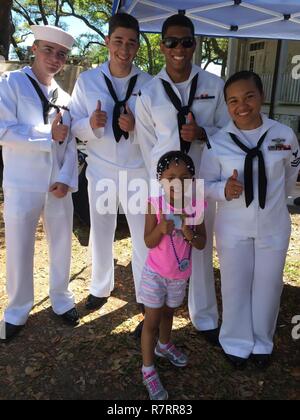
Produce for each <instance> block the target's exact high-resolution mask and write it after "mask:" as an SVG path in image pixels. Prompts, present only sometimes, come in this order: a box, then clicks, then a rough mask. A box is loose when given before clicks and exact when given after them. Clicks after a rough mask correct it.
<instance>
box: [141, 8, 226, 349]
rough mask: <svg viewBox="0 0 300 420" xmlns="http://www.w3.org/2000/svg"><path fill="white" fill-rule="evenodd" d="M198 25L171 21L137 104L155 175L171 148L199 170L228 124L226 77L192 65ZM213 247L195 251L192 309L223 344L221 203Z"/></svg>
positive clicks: (209, 222) (211, 209)
mask: <svg viewBox="0 0 300 420" xmlns="http://www.w3.org/2000/svg"><path fill="white" fill-rule="evenodd" d="M194 33H195V30H194V26H193V23H192V22H191V21H190V19H188V18H187V17H186V16H184V15H174V16H172V17H170V18H169V19H167V20H166V22H165V23H164V25H163V29H162V44H161V50H162V53H163V54H164V56H165V60H166V68H164V69H163V70H162V71H161V72H160V73H159V74H158V75H157V76H156V77H155V78H154V79H153V80H152V81H151V82H150V83H149V84H148V85H147V86H145V87H144V88H143V89H142V91H141V96H140V97H139V98H138V101H137V107H136V135H137V140H138V143H139V144H140V147H141V150H142V153H143V157H144V160H145V162H146V166H147V169H148V172H149V174H150V176H151V178H152V179H154V178H155V170H156V166H157V162H158V160H159V159H160V157H161V156H162V155H163V154H164V153H167V152H168V151H170V150H182V151H184V152H185V153H188V154H189V155H190V156H191V157H192V159H193V161H194V163H195V167H196V168H197V171H199V167H200V162H201V156H202V151H203V149H204V146H205V142H206V140H207V136H210V135H212V134H214V133H216V132H217V131H218V129H220V128H221V127H223V126H224V125H226V124H227V122H228V121H229V116H228V113H227V109H226V104H225V102H224V97H223V86H224V83H223V81H222V80H221V79H220V78H219V77H217V76H215V75H213V74H210V73H208V72H206V71H203V70H202V69H200V68H199V67H198V66H195V65H192V57H193V54H194V52H195V47H196V43H195V38H194ZM206 210H207V211H206V216H205V217H206V219H205V224H206V228H207V237H208V240H207V246H206V248H205V250H203V251H198V250H193V274H192V277H191V280H190V287H189V310H190V316H191V319H192V322H193V324H194V326H195V327H196V329H198V330H199V331H202V332H203V333H204V334H205V337H206V338H207V339H208V340H209V341H211V342H213V343H217V336H218V331H217V327H218V318H219V317H218V308H217V301H216V293H215V283H214V273H213V262H212V249H213V225H214V216H215V202H214V201H213V200H210V201H209V202H208V208H207V209H206Z"/></svg>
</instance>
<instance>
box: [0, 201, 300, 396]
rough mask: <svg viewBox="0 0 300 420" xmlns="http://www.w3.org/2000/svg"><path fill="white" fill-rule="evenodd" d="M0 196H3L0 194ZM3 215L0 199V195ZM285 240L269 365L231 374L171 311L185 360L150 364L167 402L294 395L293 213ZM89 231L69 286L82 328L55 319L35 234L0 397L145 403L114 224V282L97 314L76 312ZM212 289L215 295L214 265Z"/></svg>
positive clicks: (123, 233)
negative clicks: (26, 298)
mask: <svg viewBox="0 0 300 420" xmlns="http://www.w3.org/2000/svg"><path fill="white" fill-rule="evenodd" d="M1 194H2V193H1ZM0 203H1V204H0V206H1V207H0V210H1V215H2V208H3V207H2V195H1V197H0ZM292 218H293V236H292V240H291V246H290V250H289V254H288V261H287V266H286V271H285V287H284V293H283V299H282V308H281V311H280V316H279V321H278V329H277V334H276V340H275V343H276V346H275V352H274V362H273V364H272V366H271V367H270V368H269V370H267V371H266V372H257V371H256V370H255V368H254V367H253V366H252V365H251V363H249V365H248V367H247V368H246V370H245V371H242V372H240V371H234V370H233V369H232V368H231V367H230V366H229V365H228V364H227V362H226V361H225V360H224V358H223V356H222V354H221V351H220V350H219V349H214V348H211V347H210V346H209V345H208V344H207V343H206V342H205V341H204V339H203V338H202V337H201V336H200V335H199V334H198V333H197V332H196V331H195V329H194V328H193V326H192V324H191V322H190V320H189V317H188V312H187V306H186V304H185V305H184V307H183V308H181V309H180V310H178V312H177V314H176V319H175V324H174V341H175V342H176V343H177V344H178V345H179V346H181V348H183V349H184V351H185V352H186V353H187V354H188V356H189V358H190V363H189V366H188V367H187V368H185V369H182V370H180V371H178V368H177V369H176V368H175V367H173V366H170V365H169V364H168V363H167V361H164V360H162V361H158V362H157V366H158V369H159V372H160V375H161V378H162V381H163V383H164V384H165V386H166V388H167V389H168V391H169V396H170V398H171V399H182V400H199V399H200V400H201V399H290V400H293V399H300V391H299V390H300V386H299V385H300V367H299V361H300V340H298V341H295V340H293V339H292V337H291V331H292V327H293V326H292V323H291V322H292V318H293V316H295V315H297V314H300V279H299V272H300V270H299V269H300V261H299V249H300V247H299V244H300V239H299V238H300V214H294V215H293V216H292ZM88 234H89V233H88V229H87V228H86V227H85V226H83V225H82V224H80V223H79V222H78V221H75V227H74V236H73V261H72V275H71V289H72V291H73V292H74V294H75V297H76V302H77V306H78V309H79V311H80V314H81V323H80V326H78V327H77V328H75V329H70V328H69V327H68V326H65V325H64V324H62V323H61V322H60V320H59V319H57V318H56V317H55V316H54V315H53V313H52V310H51V307H50V302H49V299H48V294H47V293H48V265H47V258H48V257H47V244H46V242H45V238H44V234H43V230H42V227H41V226H40V227H39V229H38V232H37V242H36V257H35V306H34V309H33V311H32V313H31V316H30V318H29V320H28V323H27V325H26V328H25V329H24V330H23V331H22V333H21V334H20V336H19V337H18V338H17V339H15V340H14V341H13V342H11V343H10V344H6V345H3V344H2V345H1V346H0V347H1V349H0V400H4V399H36V400H40V399H71V400H74V399H80V400H81V399H82V400H87V399H98V400H107V399H113V400H124V399H132V400H144V399H147V394H146V392H145V390H144V387H143V385H142V384H141V375H140V367H141V354H140V343H139V342H137V341H136V340H135V339H134V337H133V334H132V333H133V331H134V329H135V327H136V326H137V324H138V322H139V320H140V319H141V316H140V314H139V311H138V308H137V306H136V304H135V297H134V290H133V280H132V272H131V265H130V260H131V242H130V239H129V238H128V231H127V226H126V224H125V223H124V221H122V220H121V223H120V224H119V228H118V233H117V238H116V244H115V268H116V275H115V277H116V285H115V290H114V292H113V294H112V297H111V298H110V299H109V301H108V303H107V304H106V305H105V306H104V307H103V308H102V309H101V310H100V311H95V312H92V313H88V312H87V311H86V310H85V308H84V303H85V299H86V297H87V295H88V287H89V280H90V274H91V266H90V255H89V249H88V246H87V244H88ZM215 274H216V284H217V289H218V296H220V278H219V270H218V263H217V260H215ZM6 302H7V301H6V295H5V244H4V225H3V220H2V217H1V221H0V316H2V313H3V310H4V308H5V305H6Z"/></svg>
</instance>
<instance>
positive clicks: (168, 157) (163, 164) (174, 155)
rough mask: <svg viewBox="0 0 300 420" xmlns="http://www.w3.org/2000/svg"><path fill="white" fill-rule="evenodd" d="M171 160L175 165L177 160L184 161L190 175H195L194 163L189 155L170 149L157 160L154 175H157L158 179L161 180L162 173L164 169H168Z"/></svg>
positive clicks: (177, 162)
mask: <svg viewBox="0 0 300 420" xmlns="http://www.w3.org/2000/svg"><path fill="white" fill-rule="evenodd" d="M172 162H175V164H176V165H177V166H178V165H179V162H183V163H185V164H186V167H187V169H188V170H189V172H190V174H191V176H192V177H194V176H195V173H196V170H195V165H194V162H193V160H192V159H191V158H190V156H188V155H187V154H186V153H183V152H180V151H171V152H168V153H165V154H164V155H163V156H162V157H161V158H160V159H159V161H158V164H157V171H156V176H157V179H158V181H160V180H161V177H162V174H163V173H164V171H165V170H167V169H169V167H170V164H171V163H172Z"/></svg>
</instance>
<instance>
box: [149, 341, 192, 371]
mask: <svg viewBox="0 0 300 420" xmlns="http://www.w3.org/2000/svg"><path fill="white" fill-rule="evenodd" d="M154 353H155V354H156V356H158V357H164V358H166V359H168V360H169V361H170V362H171V363H172V364H173V365H174V366H177V367H185V366H186V365H187V364H188V358H187V356H186V355H185V354H184V353H182V352H181V351H180V350H178V349H177V348H176V347H175V346H174V344H172V343H169V344H168V347H167V348H166V349H162V348H161V347H160V345H159V344H158V343H157V345H156V347H155V350H154Z"/></svg>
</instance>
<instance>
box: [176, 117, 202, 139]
mask: <svg viewBox="0 0 300 420" xmlns="http://www.w3.org/2000/svg"><path fill="white" fill-rule="evenodd" d="M202 133H203V129H202V128H201V127H199V126H198V125H197V123H196V121H195V119H194V117H193V114H192V113H191V112H190V113H189V114H188V116H187V123H186V124H185V125H183V126H182V128H181V132H180V134H181V137H182V138H183V140H185V141H188V142H190V143H192V142H193V141H195V140H198V139H199V140H200V139H201V137H202V135H203V134H202Z"/></svg>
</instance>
